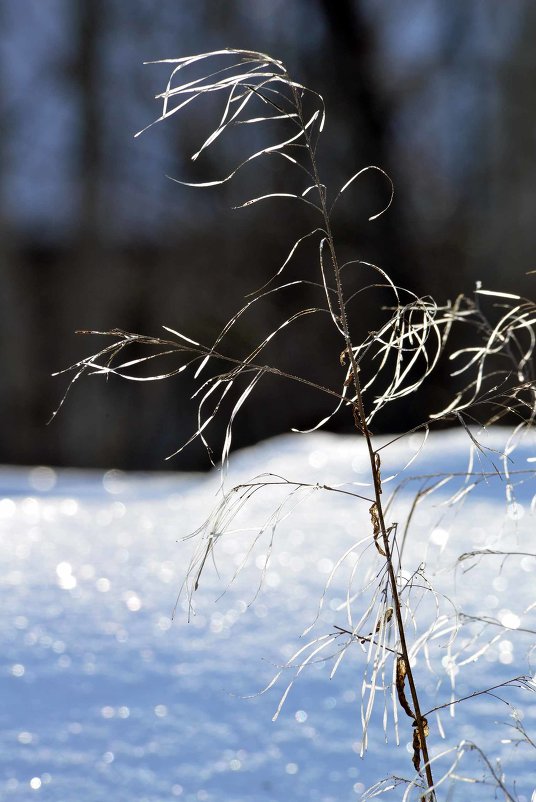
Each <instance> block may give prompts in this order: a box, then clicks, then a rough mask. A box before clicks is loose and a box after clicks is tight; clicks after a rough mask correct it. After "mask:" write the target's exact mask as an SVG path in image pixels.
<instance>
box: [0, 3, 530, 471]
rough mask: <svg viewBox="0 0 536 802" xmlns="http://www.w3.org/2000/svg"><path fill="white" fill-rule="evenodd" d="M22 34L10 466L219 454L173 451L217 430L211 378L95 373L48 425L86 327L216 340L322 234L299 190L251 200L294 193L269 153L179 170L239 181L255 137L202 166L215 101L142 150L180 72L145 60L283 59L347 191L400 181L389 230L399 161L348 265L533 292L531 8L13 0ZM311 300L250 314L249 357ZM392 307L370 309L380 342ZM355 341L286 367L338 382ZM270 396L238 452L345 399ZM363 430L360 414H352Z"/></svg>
mask: <svg viewBox="0 0 536 802" xmlns="http://www.w3.org/2000/svg"><path fill="white" fill-rule="evenodd" d="M0 32H1V34H0V35H1V49H0V64H1V72H0V110H1V116H0V120H1V122H0V270H1V285H2V292H1V293H0V305H1V314H0V324H1V326H2V332H1V339H0V347H1V351H2V381H1V385H0V411H1V415H2V429H1V449H0V461H2V462H4V463H52V464H56V465H77V466H112V465H113V466H115V467H118V468H137V469H149V468H164V467H171V468H174V469H197V468H203V467H207V464H208V462H207V458H206V455H204V453H203V451H202V449H200V448H197V447H196V446H193V447H189V448H188V449H187V450H186V451H185V452H184V453H183V454H182V455H181V456H180V457H178V458H176V459H173V460H171V461H170V462H167V463H165V462H164V458H165V457H166V456H167V455H168V454H169V453H171V452H172V451H174V450H175V449H176V448H177V446H178V445H180V443H181V442H182V441H183V440H184V439H186V438H187V437H188V436H189V434H191V432H192V429H194V428H195V416H196V408H195V405H194V403H192V402H191V401H190V400H189V398H190V395H191V393H192V389H193V388H192V385H191V383H190V380H189V379H188V378H184V377H183V376H178V377H176V378H174V379H171V380H169V381H165V382H159V383H148V384H136V385H133V384H131V383H128V382H121V381H119V380H109V381H104V380H102V379H99V378H92V379H86V380H84V381H83V382H80V383H78V384H76V385H75V386H74V387H73V390H72V394H71V397H70V399H69V400H68V402H67V404H66V405H65V406H64V407H63V409H62V411H61V413H60V415H59V416H58V417H57V418H56V419H55V420H54V422H53V423H52V424H51V425H50V426H47V425H46V423H47V420H48V419H49V417H50V415H51V413H52V412H53V410H54V409H55V408H56V407H57V405H58V402H59V400H60V398H61V396H62V394H63V392H64V390H65V386H66V382H67V379H66V377H60V378H55V379H53V378H51V374H52V373H53V372H54V371H56V370H58V369H60V368H63V367H67V366H68V365H69V364H71V363H72V362H74V361H76V360H77V359H79V358H81V357H82V356H85V355H87V354H88V353H90V352H91V351H93V350H96V349H97V348H98V347H99V346H100V345H101V343H100V342H97V341H96V340H95V339H92V338H84V337H80V336H76V335H75V333H74V332H75V330H76V329H80V328H90V329H110V328H113V327H118V328H121V329H125V330H130V331H136V332H142V333H145V334H156V335H158V334H160V333H161V331H162V330H161V325H162V324H165V325H168V326H170V327H172V328H177V329H179V330H180V331H183V332H185V333H188V334H190V336H193V337H195V338H197V339H199V340H201V341H202V342H204V343H207V344H208V343H210V342H211V340H212V339H213V338H214V336H215V335H216V334H217V333H218V332H219V330H220V328H221V327H222V325H223V324H224V322H225V321H226V319H227V318H228V317H229V316H230V315H231V314H232V313H233V312H235V311H236V310H237V308H238V307H239V306H240V305H241V300H242V298H243V296H244V295H245V294H246V293H247V292H250V291H251V290H253V289H255V288H257V287H258V286H260V285H262V284H263V283H264V282H265V281H266V279H267V278H268V277H270V276H271V275H272V274H273V273H274V271H275V270H276V269H277V268H278V266H279V265H280V264H281V262H282V261H283V260H284V258H285V257H286V255H287V252H288V250H289V248H290V245H291V244H292V242H293V241H294V239H295V238H296V237H297V236H299V235H301V234H303V233H305V231H307V230H308V228H307V225H308V221H307V220H306V213H305V212H304V211H303V210H301V209H300V208H296V207H295V206H289V205H288V204H287V202H286V201H282V202H281V203H276V202H272V201H270V202H268V203H266V204H259V205H255V206H253V207H250V208H248V209H246V210H243V211H233V210H232V209H231V208H230V207H231V206H232V205H233V204H237V203H240V202H242V201H243V200H245V199H246V198H247V197H249V196H250V195H254V194H259V188H260V189H261V190H262V191H263V192H264V191H285V189H287V185H286V184H285V181H286V178H285V174H284V172H283V171H282V170H281V169H280V168H279V167H277V168H276V167H275V166H274V165H265V166H264V168H263V167H262V166H261V165H257V164H255V165H253V166H251V168H249V167H248V168H247V169H246V170H245V171H244V172H243V174H242V175H241V176H240V179H239V180H238V181H237V182H236V183H234V184H231V185H224V186H223V187H221V188H218V189H214V190H203V191H201V190H194V189H188V188H184V187H180V186H179V185H178V184H176V183H173V182H172V181H170V180H168V179H167V178H166V175H168V176H173V177H177V178H181V179H184V180H192V181H195V180H201V181H202V180H206V179H207V178H212V177H214V176H217V177H221V176H223V175H225V174H226V171H227V170H228V168H229V166H230V165H232V164H233V163H234V161H235V160H236V157H237V155H239V154H240V152H241V148H242V147H243V143H242V141H241V140H240V136H239V137H238V138H235V136H234V133H233V135H231V136H229V137H227V138H222V142H221V143H220V144H219V146H218V149H217V150H214V151H213V152H210V151H209V152H208V154H206V155H205V157H204V158H202V159H200V160H199V161H196V162H192V161H191V160H190V156H191V154H192V153H193V152H194V151H195V150H196V149H197V147H198V146H199V145H200V143H201V142H202V141H203V139H204V137H205V136H206V135H207V133H208V131H209V130H210V129H209V126H210V122H211V120H212V113H213V110H212V111H211V109H210V106H209V105H207V106H206V107H202V106H200V107H199V109H198V110H196V111H195V113H194V112H193V111H192V113H191V114H190V113H189V112H186V113H185V114H182V115H177V116H175V117H174V118H172V119H171V120H170V121H168V122H166V123H165V124H159V125H157V126H154V127H152V128H151V129H150V130H149V131H147V132H146V133H145V134H143V135H142V136H141V137H139V138H136V139H135V138H134V137H133V134H134V133H135V132H136V131H138V130H139V129H141V128H143V127H144V126H146V125H147V124H148V123H149V122H151V121H152V120H153V119H154V118H155V117H156V116H158V114H159V112H160V107H159V105H158V104H157V103H156V102H155V101H154V95H155V94H157V93H158V92H159V91H161V90H162V89H163V88H164V86H165V82H166V80H167V77H168V72H169V69H168V67H167V66H166V65H152V66H143V64H142V62H143V61H149V60H154V59H160V58H173V57H177V56H181V55H188V54H193V53H194V52H202V51H207V50H211V49H215V48H222V47H241V48H248V49H255V50H261V51H263V52H269V53H270V54H271V55H273V56H274V57H276V58H279V59H281V60H283V61H284V62H285V63H286V65H287V67H288V68H289V71H290V73H291V74H292V75H294V76H295V77H296V78H297V79H298V80H300V81H301V82H303V83H305V84H306V85H309V86H311V87H312V88H314V89H316V90H318V91H319V92H320V93H322V94H323V95H324V98H325V100H326V104H327V111H328V119H327V128H326V132H325V136H324V140H323V144H322V148H321V153H320V162H321V169H322V175H323V177H324V179H325V180H326V182H329V186H330V187H331V190H332V191H334V190H336V189H337V188H338V187H339V186H340V185H341V184H343V183H344V182H345V181H346V180H347V178H348V177H349V176H350V175H351V174H352V173H354V172H355V171H357V170H358V169H359V168H361V167H363V166H365V165H368V164H375V165H379V166H380V167H382V168H383V169H385V170H386V171H387V172H388V173H389V174H390V175H391V177H392V179H393V181H394V183H395V187H396V196H395V201H394V203H393V205H392V207H391V209H390V210H389V212H388V213H387V214H386V215H384V216H383V217H382V218H380V219H379V220H377V221H375V222H373V223H369V222H368V217H369V216H370V215H371V214H373V213H374V212H376V211H378V210H379V209H381V208H382V207H383V206H384V205H385V199H386V185H385V179H383V178H382V177H381V175H380V174H379V173H377V172H376V173H375V172H374V171H371V172H369V173H367V174H366V176H364V177H363V179H362V180H360V181H359V182H357V183H356V184H355V185H354V188H353V190H352V192H351V193H348V198H347V199H346V201H345V203H341V204H340V208H339V209H338V211H337V216H336V220H335V224H336V235H337V239H338V242H339V247H340V251H341V253H342V254H343V256H344V257H345V258H359V259H364V260H366V261H369V262H374V263H376V264H379V265H381V266H382V267H383V268H384V269H385V270H387V271H388V272H389V274H390V275H391V276H392V277H393V278H394V280H395V281H396V282H397V283H399V284H401V285H403V286H407V287H409V288H411V289H412V290H414V291H415V292H417V293H420V294H431V295H433V296H434V297H435V298H436V300H437V301H438V303H444V302H445V301H446V300H448V299H451V300H454V298H455V296H456V295H457V294H458V293H459V292H461V291H464V292H471V290H472V288H473V287H474V285H475V282H476V281H477V280H480V281H482V282H483V284H484V286H485V287H487V288H490V289H498V290H503V291H515V292H520V293H521V294H524V295H527V296H529V297H530V296H531V294H532V281H533V278H532V277H531V276H527V273H528V272H529V271H530V270H533V269H534V268H535V267H536V265H535V263H534V259H533V239H532V228H533V226H534V212H535V206H536V203H535V199H534V198H535V196H534V184H535V181H534V176H535V157H536V152H535V133H536V103H535V98H534V93H535V86H536V84H535V80H534V77H535V75H536V48H535V47H534V41H535V37H536V4H535V3H534V2H532V0H514V1H513V2H508V3H505V2H503V0H448V2H445V0H426V2H424V0H337V1H336V2H334V1H333V0H291V1H290V2H289V0H262V2H253V1H252V0H228V2H225V3H220V2H216V1H215V0H196V2H192V3H187V2H180V0H157V1H156V2H155V1H154V0H128V2H125V0H76V2H72V0H3V2H2V3H1V4H0ZM304 270H312V271H314V272H315V274H316V271H317V270H318V268H317V254H316V249H315V248H311V249H309V250H307V248H304V249H303V252H301V253H300V255H299V257H298V259H297V260H296V263H295V264H294V265H293V266H292V268H289V271H290V272H289V277H291V278H292V277H294V276H295V275H298V273H299V272H300V271H302V273H303V271H304ZM316 277H317V276H316V275H315V278H316ZM303 292H306V291H304V290H302V291H301V293H302V297H300V298H296V297H292V292H290V293H289V296H288V299H283V296H280V297H279V300H278V301H277V302H276V301H275V300H274V301H269V302H268V303H267V304H266V305H265V306H264V307H263V308H262V309H261V307H259V309H258V311H256V312H255V314H251V315H248V316H247V318H245V323H244V325H243V326H242V327H241V328H240V331H238V332H237V333H236V334H235V335H233V340H232V342H230V346H231V345H232V346H233V347H234V348H236V350H237V351H238V352H245V349H246V348H247V347H248V346H251V345H252V344H253V343H254V342H256V340H257V339H258V337H259V336H262V335H263V334H265V333H266V332H267V331H269V330H270V329H271V328H272V327H273V326H274V325H275V324H277V323H278V322H281V321H282V320H283V319H284V318H285V317H286V316H287V315H288V314H289V310H292V309H293V308H295V305H296V304H304V303H305V304H307V302H308V299H307V298H305V299H304V298H303ZM276 297H277V296H276ZM282 299H283V300H282ZM378 303H379V301H378ZM287 304H288V306H287ZM373 305H374V304H371V303H367V304H365V305H363V308H360V307H359V306H356V307H355V309H354V315H355V317H356V319H357V320H358V325H360V326H362V328H363V330H365V331H366V330H367V329H368V328H371V327H372V326H373V325H374V322H373V319H372V318H373V315H372V310H371V307H372V306H373ZM339 350H340V343H338V342H336V341H335V340H333V338H332V337H330V336H319V335H318V331H317V330H316V328H315V325H312V326H311V325H309V326H308V325H307V324H306V325H304V326H303V327H302V328H299V329H296V331H295V332H293V333H292V334H291V335H290V336H289V337H288V338H287V339H286V340H285V341H284V347H281V346H279V347H278V351H277V354H278V358H279V359H280V361H281V363H282V365H283V366H284V367H287V368H288V369H293V370H296V371H298V372H305V373H306V374H307V375H308V376H310V377H313V378H314V377H315V376H316V377H321V376H322V377H323V381H324V383H325V384H329V385H330V386H332V387H334V388H338V387H339V386H340V382H341V367H340V365H339V364H338V353H339ZM305 362H306V363H307V364H304V363H305ZM446 380H447V373H446V368H443V369H441V370H440V371H439V372H438V376H437V379H436V381H435V383H434V382H428V383H427V385H426V390H425V396H426V403H425V406H426V404H428V403H429V405H430V409H424V408H423V407H422V404H421V406H420V408H419V409H414V408H413V406H412V403H413V402H412V401H411V399H410V400H409V401H408V402H407V403H400V404H398V405H397V406H393V408H392V410H391V412H390V414H388V415H386V416H385V417H384V418H383V420H382V421H381V424H380V425H381V427H383V429H384V430H389V431H400V430H402V429H406V428H408V427H409V426H410V425H411V424H412V423H414V422H418V421H420V420H421V419H422V417H423V414H426V413H427V412H428V411H433V410H434V409H437V408H439V406H440V405H441V401H442V393H443V391H444V385H445V383H446ZM255 401H256V403H252V404H251V405H250V407H249V409H248V408H245V409H243V410H242V411H241V413H240V420H239V424H238V426H237V429H236V434H235V438H234V445H235V446H243V445H246V444H249V443H253V442H255V441H256V440H258V439H261V438H264V437H268V436H271V435H273V434H276V433H278V432H280V431H285V430H288V428H289V426H291V425H301V426H303V427H305V426H307V425H311V424H313V423H314V422H316V420H317V419H318V418H319V417H322V416H323V415H324V414H325V413H326V412H327V411H328V409H327V408H326V401H325V399H324V398H323V397H322V396H320V395H318V397H317V395H316V394H315V393H312V394H311V393H306V394H304V393H303V392H302V391H301V390H299V389H298V390H297V389H296V387H294V386H291V385H290V384H284V383H282V382H275V381H273V380H271V379H268V380H266V381H265V382H264V384H263V383H261V384H260V385H259V387H258V388H257V390H256V398H255V399H254V402H255ZM346 418H348V420H346ZM351 423H352V421H351V417H350V416H347V415H346V416H344V420H343V419H342V418H341V420H340V421H339V422H337V423H336V425H338V426H340V429H341V430H344V427H345V426H346V425H348V426H350V427H351ZM219 433H220V434H221V430H220V432H219ZM215 437H216V441H217V439H218V427H217V426H216V431H215Z"/></svg>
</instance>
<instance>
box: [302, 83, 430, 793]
mask: <svg viewBox="0 0 536 802" xmlns="http://www.w3.org/2000/svg"><path fill="white" fill-rule="evenodd" d="M294 96H295V103H296V108H297V110H298V114H299V119H300V120H301V121H302V129H303V135H304V137H305V140H306V142H307V145H308V152H309V156H310V160H311V166H312V172H313V175H314V180H315V185H316V187H317V190H318V195H319V198H320V204H321V207H322V216H323V218H324V228H325V232H326V240H327V244H328V248H329V252H330V257H331V264H332V268H333V276H334V280H335V291H336V295H337V303H338V307H339V318H338V323H339V325H340V329H341V332H342V334H343V337H344V341H345V346H346V353H347V355H348V358H349V360H350V366H351V371H352V383H353V386H354V390H355V401H354V420H355V425H356V429H357V431H359V432H360V433H361V434H363V436H364V438H365V442H366V444H367V451H368V458H369V462H370V469H371V474H372V479H373V484H374V496H375V505H376V510H377V514H378V521H379V527H380V532H381V537H382V541H383V549H384V552H385V560H386V566H387V573H388V577H389V586H390V591H391V596H392V599H393V607H394V611H395V617H396V622H397V629H398V635H399V638H400V649H401V652H402V655H403V659H404V661H405V665H406V672H407V673H406V677H407V681H408V685H409V688H410V693H411V699H412V702H413V710H414V711H415V721H414V726H415V728H416V730H417V732H418V736H419V748H420V751H421V752H422V757H423V761H424V771H425V777H426V784H427V793H426V794H425V797H428V799H429V802H435V800H436V798H437V797H436V794H435V791H434V779H433V775H432V769H431V766H430V757H429V753H428V746H427V740H426V719H425V717H424V716H423V715H422V713H421V708H420V703H419V695H418V692H417V686H416V683H415V677H414V675H413V671H412V668H411V664H410V658H409V650H408V646H407V641H406V633H405V626H404V620H403V616H402V604H401V601H400V596H399V593H398V587H397V581H396V571H395V567H394V564H393V558H392V553H391V545H390V542H389V533H388V528H387V526H386V523H385V517H384V511H383V504H382V481H381V471H380V458H379V454H378V453H377V452H376V451H375V450H374V445H373V442H372V435H371V432H370V430H369V428H368V424H367V416H366V412H365V406H364V402H363V390H362V387H361V381H360V378H359V365H358V364H357V360H356V356H355V352H354V349H353V344H352V338H351V335H350V328H349V324H348V318H347V314H346V302H345V296H344V289H343V285H342V279H341V270H340V266H339V263H338V258H337V253H336V249H335V240H334V236H333V232H332V228H331V221H330V216H329V211H328V209H327V205H326V193H325V190H324V185H323V184H322V182H321V181H320V176H319V173H318V167H317V163H316V158H315V154H314V151H313V148H312V147H311V144H310V134H309V131H308V130H307V129H306V128H305V123H304V116H303V112H302V106H301V100H300V97H299V95H298V93H297V91H296V90H294Z"/></svg>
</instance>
